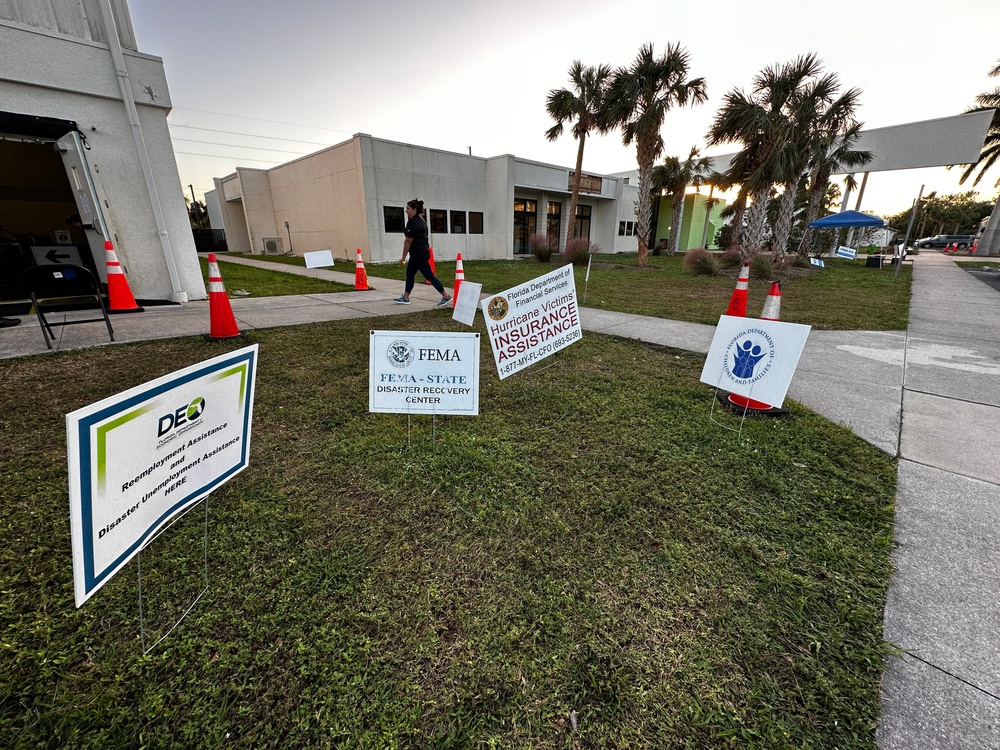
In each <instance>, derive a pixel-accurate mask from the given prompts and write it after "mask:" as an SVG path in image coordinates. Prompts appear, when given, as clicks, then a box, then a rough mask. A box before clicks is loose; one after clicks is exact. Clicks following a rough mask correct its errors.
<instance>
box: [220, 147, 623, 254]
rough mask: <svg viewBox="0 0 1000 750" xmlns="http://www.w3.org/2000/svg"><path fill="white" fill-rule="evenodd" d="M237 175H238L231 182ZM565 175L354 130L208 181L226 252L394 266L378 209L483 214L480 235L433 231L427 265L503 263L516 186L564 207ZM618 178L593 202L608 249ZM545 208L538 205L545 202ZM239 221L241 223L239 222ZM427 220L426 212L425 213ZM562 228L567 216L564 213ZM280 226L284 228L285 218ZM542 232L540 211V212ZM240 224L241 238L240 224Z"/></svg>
mask: <svg viewBox="0 0 1000 750" xmlns="http://www.w3.org/2000/svg"><path fill="white" fill-rule="evenodd" d="M237 176H238V179H237ZM567 177H568V171H567V170H566V169H565V168H562V167H555V166H552V165H547V164H540V163H536V162H529V161H525V160H522V159H517V158H515V157H514V156H511V155H509V154H507V155H503V156H497V157H492V158H489V159H484V158H482V157H478V156H469V155H467V154H458V153H451V152H447V151H439V150H436V149H431V148H424V147H422V146H414V145H411V144H407V143H396V142H393V141H386V140H381V139H377V138H372V137H371V136H370V135H366V134H358V135H355V136H354V137H353V138H352V139H351V140H350V141H346V142H344V143H341V144H338V145H336V146H331V147H330V148H328V149H324V150H323V151H320V152H317V153H315V154H310V155H309V156H305V157H302V158H301V159H297V160H296V161H293V162H289V163H288V164H283V165H281V166H279V167H274V168H273V169H270V170H268V171H266V172H264V171H261V170H249V169H239V170H238V171H237V175H231V176H230V177H227V178H224V179H222V180H216V187H217V189H218V194H219V196H220V201H221V204H220V208H221V212H222V214H223V221H224V224H225V227H224V228H225V229H226V232H227V239H228V240H229V246H230V249H232V250H234V251H240V250H243V251H244V252H245V251H246V250H245V249H244V248H245V247H252V248H253V252H255V253H259V252H261V237H271V236H274V237H281V238H282V240H283V241H284V243H285V245H286V249H287V244H288V238H289V235H290V236H291V245H292V247H291V249H292V251H293V252H294V253H295V254H296V255H301V254H302V253H305V252H309V251H313V250H332V251H333V254H334V256H335V257H341V258H347V259H348V260H351V259H353V257H354V255H353V254H354V251H355V248H361V251H362V254H363V256H364V258H365V260H366V261H367V262H374V263H395V262H396V261H397V260H399V256H400V254H401V251H402V248H403V242H404V235H403V234H402V232H386V231H385V221H384V209H385V208H386V207H394V208H399V209H402V208H403V207H404V206H405V205H406V203H407V202H408V201H410V200H412V199H414V198H416V199H418V200H422V201H423V202H424V208H425V210H426V211H428V212H430V211H431V210H435V209H436V210H444V211H447V212H448V215H449V219H450V214H451V212H452V211H463V212H465V213H466V223H465V226H466V230H468V213H469V212H471V211H476V212H482V214H483V233H482V234H469V233H468V231H465V232H462V233H452V232H451V231H450V230H451V222H450V220H449V225H448V228H449V231H447V232H440V233H432V235H431V245H432V247H433V248H434V257H435V259H441V260H453V259H454V258H455V257H456V256H457V255H458V254H459V253H461V254H462V256H463V258H469V259H474V258H484V259H485V258H488V259H496V258H509V257H511V254H512V252H513V243H512V236H513V227H514V208H513V204H514V186H515V185H517V186H518V194H519V195H520V194H522V193H523V194H525V195H533V196H535V195H538V196H546V199H547V200H558V201H560V202H561V203H562V204H563V211H568V209H569V194H568V192H566V190H565V184H566V180H567ZM621 194H622V189H621V181H620V180H617V179H613V178H607V177H606V178H605V179H604V183H603V190H602V194H601V195H600V196H591V197H588V198H586V199H585V200H584V201H583V202H584V203H591V204H593V205H594V216H593V219H592V223H591V227H592V230H591V231H592V235H591V236H592V237H593V238H594V239H595V241H597V242H599V243H601V246H602V247H603V248H604V249H605V250H608V251H610V250H611V249H612V248H613V247H614V244H615V238H616V233H617V229H618V223H617V213H618V210H619V206H618V203H619V201H620V200H621V198H620V196H621ZM543 204H544V201H543ZM243 217H245V218H243ZM428 217H429V214H428ZM563 218H564V220H563V228H564V230H565V228H566V226H567V218H568V217H563ZM286 221H287V222H288V224H289V227H288V230H286V229H285V227H284V222H286ZM539 221H540V224H539V226H540V227H542V228H543V227H544V223H545V216H544V213H542V214H540V215H539ZM240 223H244V224H245V225H246V227H247V228H248V231H247V234H246V236H245V238H244V236H243V235H242V234H241V233H240V232H241V230H240V229H239V227H238V225H239V224H240Z"/></svg>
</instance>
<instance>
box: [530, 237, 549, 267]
mask: <svg viewBox="0 0 1000 750" xmlns="http://www.w3.org/2000/svg"><path fill="white" fill-rule="evenodd" d="M528 247H529V248H531V254H532V255H534V256H535V257H536V258H538V262H539V263H548V262H549V261H550V260H551V259H552V252H553V249H552V246H551V245H550V244H549V238H548V237H546V236H545V235H544V234H541V233H538V234H533V235H531V237H529V238H528Z"/></svg>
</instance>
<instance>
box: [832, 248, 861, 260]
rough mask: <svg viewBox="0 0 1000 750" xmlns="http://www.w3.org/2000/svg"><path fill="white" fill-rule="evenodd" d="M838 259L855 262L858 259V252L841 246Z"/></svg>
mask: <svg viewBox="0 0 1000 750" xmlns="http://www.w3.org/2000/svg"><path fill="white" fill-rule="evenodd" d="M837 257H838V258H847V259H848V260H855V259H856V258H857V257H858V251H857V250H855V249H854V248H853V247H844V246H843V245H841V246H840V247H838V248H837Z"/></svg>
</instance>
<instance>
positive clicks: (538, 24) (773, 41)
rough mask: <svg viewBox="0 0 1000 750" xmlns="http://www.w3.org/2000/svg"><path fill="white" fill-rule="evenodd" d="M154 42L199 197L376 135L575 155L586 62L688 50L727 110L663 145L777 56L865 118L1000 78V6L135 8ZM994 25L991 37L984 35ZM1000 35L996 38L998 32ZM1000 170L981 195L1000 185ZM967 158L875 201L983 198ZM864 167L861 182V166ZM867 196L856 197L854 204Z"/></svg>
mask: <svg viewBox="0 0 1000 750" xmlns="http://www.w3.org/2000/svg"><path fill="white" fill-rule="evenodd" d="M129 8H130V10H131V13H132V21H133V25H134V27H135V33H136V38H137V41H138V46H139V49H140V51H142V52H145V53H148V54H152V55H157V56H159V57H162V58H163V62H164V66H165V69H166V74H167V83H168V86H169V88H170V95H171V101H172V104H173V110H172V112H171V113H170V115H169V117H168V123H169V125H170V131H171V137H172V138H173V141H174V150H175V153H176V155H177V164H178V168H179V171H180V177H181V183H182V185H183V186H184V189H185V194H187V195H190V189H189V188H188V186H189V185H191V186H193V187H194V193H195V195H196V197H197V199H198V200H202V197H203V194H204V193H205V191H207V190H211V189H212V187H213V182H212V178H213V177H222V176H225V175H227V174H230V173H232V172H233V171H234V170H235V168H236V167H237V166H244V167H255V168H261V169H266V168H269V167H271V166H275V165H276V164H278V163H282V162H284V161H288V160H291V159H295V158H297V156H299V155H303V154H307V153H312V152H314V151H317V150H320V149H322V148H323V147H325V146H329V145H333V144H335V143H340V142H343V141H345V140H348V139H349V138H350V137H351V136H352V135H354V134H355V133H367V134H369V135H371V136H374V137H376V138H383V139H387V140H392V141H400V142H403V143H411V144H415V145H419V146H427V147H431V148H436V149H441V150H445V151H454V152H458V153H470V149H471V153H472V154H473V155H476V156H483V157H489V156H497V155H500V154H514V155H516V156H518V157H522V158H526V159H532V160H536V161H541V162H546V163H550V164H558V165H562V166H568V167H572V166H573V165H574V164H575V161H576V142H575V141H574V140H573V138H572V135H571V134H569V133H568V132H567V133H566V134H565V135H563V137H562V138H560V139H558V140H556V141H554V142H550V141H548V140H547V139H546V138H545V131H546V130H547V129H548V128H549V127H551V125H552V124H553V122H552V120H551V119H550V118H549V116H548V115H547V113H546V111H545V100H546V97H547V95H548V93H549V91H550V90H552V89H559V88H563V87H567V86H569V81H568V76H567V71H568V70H569V67H570V65H571V64H572V63H573V61H574V60H576V59H579V60H580V61H581V62H582V63H583V64H584V65H597V64H600V63H605V64H608V65H610V66H612V67H618V66H627V65H628V64H629V63H631V61H632V60H633V59H634V58H635V55H636V52H637V51H638V49H639V47H640V46H641V45H642V44H645V43H652V44H653V45H654V51H656V52H661V51H663V50H664V49H665V48H666V45H667V44H668V43H671V42H679V43H680V44H681V45H682V46H683V47H684V48H685V49H686V50H687V51H688V53H689V55H690V76H691V77H702V78H704V79H705V80H706V83H707V90H708V97H709V98H708V102H707V103H705V104H702V105H698V106H696V107H690V108H683V109H674V110H671V111H670V112H669V113H668V114H667V117H666V120H665V122H664V127H663V131H662V134H663V139H664V142H665V149H664V153H663V156H667V155H677V156H686V155H687V153H688V151H689V150H690V149H691V147H692V146H697V147H699V148H700V149H701V150H702V153H703V154H707V155H712V154H724V153H731V152H733V151H735V150H737V148H736V147H735V146H733V145H730V146H720V147H714V148H711V149H709V148H706V147H705V133H706V132H707V131H708V129H709V127H710V125H711V122H712V119H713V118H714V116H715V113H716V112H717V111H718V109H719V107H720V106H721V103H722V100H723V97H724V96H725V94H726V93H728V92H729V91H731V90H733V89H735V88H741V89H744V90H746V89H749V88H750V86H751V85H752V81H753V77H754V75H755V74H756V73H757V72H759V71H760V70H761V69H762V68H764V67H766V66H768V65H773V64H776V63H783V62H786V61H789V60H792V59H794V58H795V57H798V56H799V55H803V54H807V53H810V52H814V53H816V54H817V55H818V56H819V58H820V59H821V60H822V61H823V62H824V64H825V68H826V70H827V71H829V72H835V73H837V74H838V75H839V76H840V80H841V83H842V86H843V88H844V89H846V88H851V87H856V88H860V89H861V90H862V92H863V93H862V96H861V100H860V101H861V106H860V108H859V111H858V118H859V119H860V120H861V121H862V122H863V123H864V125H865V127H866V128H878V127H885V126H889V125H898V124H902V123H907V122H916V121H919V120H930V119H937V118H941V117H948V116H951V115H956V114H960V113H961V112H963V111H964V110H965V109H966V108H967V107H969V106H971V105H972V104H973V103H974V98H975V96H976V95H977V94H980V93H982V92H984V91H987V90H992V89H994V88H996V87H997V86H1000V79H997V78H990V77H989V76H988V75H987V73H988V72H989V70H991V69H992V68H993V67H994V66H995V65H996V64H997V61H998V60H1000V38H997V37H995V30H996V29H1000V2H998V1H997V0H951V1H950V2H948V3H940V2H936V1H934V2H932V1H931V0H911V2H909V3H901V2H899V0H869V2H865V3H855V2H848V3H841V4H839V5H838V6H834V5H830V4H813V3H807V2H802V0H794V1H791V0H715V1H714V2H709V3H706V2H677V1H676V0H603V1H601V2H598V1H597V0H575V1H574V2H568V1H566V0H548V1H547V2H537V0H506V1H505V2H492V3H478V2H468V1H467V0H466V1H465V2H459V1H458V0H425V2H402V1H401V0H367V1H364V2H362V1H361V0H340V2H329V1H328V0H281V2H274V1H273V0H270V1H265V0H171V1H170V2H164V0H129ZM979 30H983V31H984V32H985V33H982V34H980V33H979ZM991 33H992V34H994V37H993V38H992V39H990V38H989V35H990V34H991ZM583 168H584V171H586V172H595V173H598V174H609V173H614V172H623V171H627V170H632V169H635V168H636V158H635V148H634V146H628V147H626V146H624V145H623V144H622V142H621V135H620V133H614V132H613V133H611V134H609V135H606V136H599V135H592V136H591V137H589V138H588V139H587V144H586V151H585V154H584V166H583ZM997 171H998V170H997V169H994V170H993V171H992V172H990V173H989V174H987V175H986V177H985V178H984V179H983V180H981V181H980V183H979V186H978V187H977V188H976V190H978V192H979V194H980V198H981V199H982V200H992V199H993V198H994V197H995V196H996V189H995V188H994V187H993V185H994V182H995V181H996V179H997V177H998V176H1000V174H997V173H996V172H997ZM960 172H961V169H958V168H956V169H952V170H947V169H945V168H943V167H937V168H932V169H918V170H904V171H897V172H883V173H873V174H872V175H871V176H870V177H869V179H868V184H867V186H866V189H865V193H864V199H863V204H862V206H861V209H862V210H863V211H866V212H870V213H877V214H882V215H890V214H894V213H898V212H900V211H903V210H905V209H907V208H909V207H910V205H911V204H912V203H913V200H914V199H915V198H916V197H917V193H918V192H919V191H920V189H921V186H923V192H924V195H925V196H926V195H927V193H929V192H931V191H937V192H938V194H940V195H943V194H949V193H956V192H965V191H967V190H970V189H973V188H972V181H971V179H970V180H969V181H968V182H967V183H966V185H965V186H960V185H959V183H958V177H959V174H960ZM859 178H860V176H859ZM855 200H856V193H855V196H854V197H852V198H851V200H850V205H849V207H850V208H855Z"/></svg>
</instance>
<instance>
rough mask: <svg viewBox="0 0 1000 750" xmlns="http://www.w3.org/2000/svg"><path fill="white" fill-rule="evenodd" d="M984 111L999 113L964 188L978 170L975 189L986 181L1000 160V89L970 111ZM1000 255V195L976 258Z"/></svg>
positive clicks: (984, 96)
mask: <svg viewBox="0 0 1000 750" xmlns="http://www.w3.org/2000/svg"><path fill="white" fill-rule="evenodd" d="M989 75H990V77H991V78H993V77H995V76H1000V60H997V65H996V67H994V68H993V69H992V70H991V71H990V72H989ZM984 109H993V110H996V111H995V112H994V113H993V120H992V121H991V122H990V127H989V129H988V130H987V131H986V140H985V141H984V142H983V150H982V151H981V152H980V153H979V159H977V160H976V162H975V163H974V164H970V165H969V166H968V167H967V168H966V170H965V172H963V173H962V176H961V177H960V178H959V180H958V182H959V184H960V185H961V184H964V183H965V181H966V180H967V179H969V177H970V176H972V173H973V172H974V171H976V170H977V169H978V170H979V174H978V175H976V179H975V180H973V181H972V186H973V187H975V186H976V185H978V184H979V181H980V180H981V179H983V175H985V174H986V172H987V171H989V169H990V168H991V167H992V166H993V165H994V164H996V163H997V161H998V160H1000V86H998V87H997V88H995V89H993V90H992V91H985V92H983V93H982V94H980V95H979V96H977V97H976V106H975V107H970V108H969V109H967V110H966V112H981V111H983V110H984ZM993 187H1000V177H997V181H996V183H994V185H993ZM998 253H1000V196H998V197H997V201H996V203H995V204H994V205H993V213H991V214H990V220H989V223H988V224H987V225H986V231H985V232H984V233H983V236H982V237H981V238H980V240H979V245H978V246H977V247H976V255H996V254H998Z"/></svg>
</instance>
